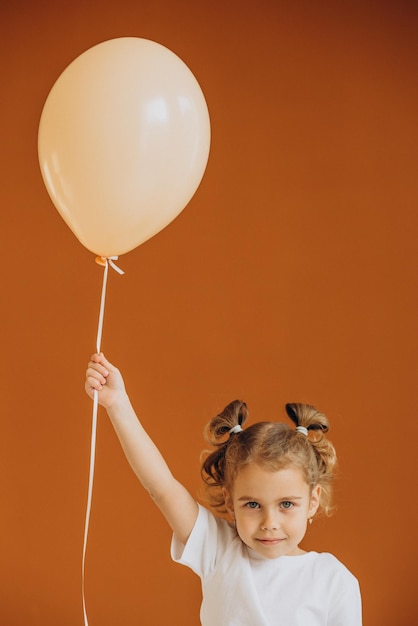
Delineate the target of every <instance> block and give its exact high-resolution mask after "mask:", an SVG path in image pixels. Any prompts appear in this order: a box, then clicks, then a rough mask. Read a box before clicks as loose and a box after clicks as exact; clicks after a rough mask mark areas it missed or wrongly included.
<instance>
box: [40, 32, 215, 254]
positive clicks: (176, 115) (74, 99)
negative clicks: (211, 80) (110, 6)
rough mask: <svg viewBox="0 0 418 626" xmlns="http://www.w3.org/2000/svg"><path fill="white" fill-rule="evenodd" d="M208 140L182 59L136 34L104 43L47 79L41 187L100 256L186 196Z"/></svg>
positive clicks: (151, 226) (136, 239)
mask: <svg viewBox="0 0 418 626" xmlns="http://www.w3.org/2000/svg"><path fill="white" fill-rule="evenodd" d="M209 146H210V122H209V113H208V109H207V105H206V102H205V98H204V96H203V93H202V90H201V88H200V86H199V84H198V83H197V81H196V79H195V77H194V76H193V74H192V73H191V71H190V70H189V68H188V67H187V66H186V65H185V64H184V62H183V61H182V60H181V59H180V58H179V57H178V56H176V55H175V54H174V53H173V52H171V51H170V50H168V49H167V48H165V47H164V46H162V45H160V44H158V43H156V42H153V41H149V40H147V39H140V38H136V37H121V38H118V39H112V40H109V41H105V42H103V43H100V44H98V45H96V46H94V47H93V48H90V49H89V50H87V51H86V52H84V53H83V54H81V55H80V56H79V57H77V58H76V59H75V60H74V61H73V62H72V63H71V64H70V65H69V66H68V67H67V68H66V69H65V70H64V71H63V73H62V74H61V75H60V76H59V78H58V80H57V81H56V83H55V84H54V86H53V87H52V89H51V91H50V93H49V95H48V97H47V99H46V102H45V105H44V108H43V111H42V115H41V119H40V124H39V133H38V155H39V163H40V167H41V172H42V177H43V180H44V183H45V185H46V188H47V191H48V193H49V195H50V197H51V199H52V201H53V203H54V205H55V207H56V208H57V210H58V211H59V213H60V214H61V216H62V217H63V219H64V220H65V222H66V223H67V225H68V226H69V227H70V228H71V230H72V231H73V232H74V234H75V235H76V237H77V238H78V239H79V240H80V242H81V243H82V244H83V245H84V246H85V247H86V248H88V249H89V250H91V251H92V252H94V253H95V254H97V255H99V256H102V257H111V256H117V255H119V254H123V253H125V252H128V251H129V250H132V249H133V248H135V247H136V246H138V245H140V244H141V243H143V242H144V241H146V240H147V239H149V238H150V237H152V236H153V235H155V234H156V233H157V232H159V231H160V230H161V229H163V228H164V227H165V226H167V224H169V223H170V222H171V221H172V220H173V219H174V218H175V217H177V215H178V214H179V213H180V212H181V211H182V210H183V209H184V207H185V206H186V205H187V204H188V202H189V201H190V199H191V198H192V196H193V195H194V193H195V191H196V189H197V188H198V186H199V184H200V181H201V179H202V176H203V174H204V171H205V168H206V164H207V160H208V156H209Z"/></svg>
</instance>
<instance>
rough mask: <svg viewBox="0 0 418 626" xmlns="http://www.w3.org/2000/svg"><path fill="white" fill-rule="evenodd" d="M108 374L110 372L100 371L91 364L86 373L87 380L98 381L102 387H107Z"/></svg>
mask: <svg viewBox="0 0 418 626" xmlns="http://www.w3.org/2000/svg"><path fill="white" fill-rule="evenodd" d="M108 374H109V372H107V371H106V370H104V371H99V370H98V369H97V368H95V367H91V364H90V363H89V367H88V368H87V372H86V378H87V380H97V381H98V382H99V383H100V384H101V385H105V384H106V377H107V376H108Z"/></svg>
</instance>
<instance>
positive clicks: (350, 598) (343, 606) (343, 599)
mask: <svg viewBox="0 0 418 626" xmlns="http://www.w3.org/2000/svg"><path fill="white" fill-rule="evenodd" d="M342 582H343V584H342V585H341V588H340V591H339V593H338V597H337V598H336V599H335V601H334V602H333V604H332V607H331V609H330V614H329V622H328V623H329V625H330V626H362V623H363V622H362V606H361V595H360V587H359V583H358V581H357V579H356V578H355V577H354V576H353V575H352V574H351V573H350V572H348V570H347V572H346V575H345V576H344V577H343V581H342Z"/></svg>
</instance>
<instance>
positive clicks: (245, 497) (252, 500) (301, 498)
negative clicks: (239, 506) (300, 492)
mask: <svg viewBox="0 0 418 626" xmlns="http://www.w3.org/2000/svg"><path fill="white" fill-rule="evenodd" d="M277 499H278V500H280V501H282V500H303V496H282V497H280V498H277ZM241 501H242V502H244V501H250V502H258V501H259V498H255V497H253V496H241V497H240V498H238V502H241Z"/></svg>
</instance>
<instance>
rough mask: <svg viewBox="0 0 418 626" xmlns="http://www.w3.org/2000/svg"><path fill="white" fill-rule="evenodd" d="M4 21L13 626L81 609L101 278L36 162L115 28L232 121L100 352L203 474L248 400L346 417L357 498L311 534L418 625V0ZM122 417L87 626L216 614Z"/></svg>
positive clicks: (178, 463) (92, 552)
mask: <svg viewBox="0 0 418 626" xmlns="http://www.w3.org/2000/svg"><path fill="white" fill-rule="evenodd" d="M0 11H1V14H0V17H1V19H0V23H1V31H2V32H1V38H0V45H1V63H2V85H1V87H2V94H1V118H0V119H1V126H2V128H1V138H2V149H1V157H0V158H1V172H2V184H1V188H0V194H1V212H0V214H1V216H0V219H1V231H0V232H1V253H2V289H1V291H2V303H1V319H0V323H1V326H0V327H1V347H2V358H1V368H2V370H1V377H0V380H1V385H2V390H1V397H2V411H1V437H0V462H1V472H0V486H1V500H2V512H1V516H0V542H1V543H0V554H1V561H0V562H1V565H0V623H1V624H4V625H5V626H32V625H42V626H57V624H59V625H60V626H67V625H68V626H70V625H71V626H75V625H80V626H81V625H82V623H83V618H82V608H81V551H82V540H83V530H84V515H85V506H86V497H87V479H88V456H89V445H90V427H91V426H90V424H91V403H90V401H89V399H88V398H87V396H85V394H84V391H83V381H84V370H85V366H86V362H87V359H88V357H89V355H90V353H91V352H93V350H94V344H95V334H96V326H97V316H98V309H99V297H100V289H101V280H102V270H101V268H99V266H98V265H96V264H95V263H94V257H93V256H92V255H91V253H90V252H88V251H87V250H86V249H85V248H83V247H82V246H81V244H80V243H79V242H78V241H77V239H76V238H75V237H74V235H73V234H72V232H71V231H70V230H69V229H68V228H67V226H66V225H65V224H64V222H63V220H62V219H61V218H60V216H59V215H58V213H57V211H56V210H55V209H54V207H53V205H52V203H51V201H50V199H49V196H48V195H47V192H46V189H45V187H44V185H43V182H42V179H41V175H40V171H39V166H38V161H37V129H38V123H39V118H40V114H41V110H42V107H43V104H44V102H45V99H46V97H47V95H48V92H49V90H50V89H51V87H52V85H53V83H54V82H55V80H56V79H57V78H58V76H59V74H60V73H61V72H62V71H63V70H64V68H65V67H66V66H67V65H68V64H69V63H70V62H71V61H72V60H73V59H74V58H75V57H76V56H78V55H79V54H80V53H82V52H84V51H85V50H86V49H88V48H89V47H91V46H93V45H95V44H96V43H99V42H101V41H104V40H107V39H111V38H114V37H119V36H138V37H144V38H147V39H152V40H154V41H157V42H159V43H161V44H163V45H165V46H167V47H168V48H170V49H171V50H173V51H174V52H176V54H178V55H179V56H180V57H181V58H182V59H183V60H184V61H185V62H186V63H187V64H188V66H189V67H190V69H191V70H192V72H193V73H194V74H195V76H196V78H197V79H198V81H199V83H200V85H201V87H202V89H203V91H204V93H205V96H206V99H207V103H208V107H209V111H210V115H211V123H212V133H213V135H212V147H211V154H210V159H209V163H208V167H207V170H206V173H205V176H204V179H203V181H202V184H201V185H200V187H199V189H198V191H197V193H196V195H195V197H194V198H193V200H192V201H191V203H190V204H189V205H188V207H187V208H186V209H185V210H184V211H183V213H182V214H181V215H180V216H179V217H178V218H177V219H176V220H175V221H174V222H173V223H172V224H171V225H170V226H169V227H168V228H166V229H165V230H164V231H162V232H161V233H160V234H159V235H157V236H156V237H154V238H153V239H151V240H150V241H148V242H147V243H145V244H144V245H142V246H140V247H139V248H137V249H136V250H134V251H133V252H131V253H129V254H127V255H124V256H123V257H122V258H121V259H120V265H121V267H122V268H123V269H124V270H125V271H126V275H125V276H123V277H119V276H118V275H116V274H115V273H113V272H112V273H111V275H110V279H109V291H108V300H107V308H106V316H105V329H104V338H103V347H104V349H105V351H106V353H107V354H108V356H109V357H110V358H111V359H112V360H113V361H114V362H116V363H117V364H118V365H119V366H120V367H121V368H122V370H123V371H124V372H125V377H126V382H127V385H128V387H129V389H130V390H131V395H132V398H133V400H134V403H135V405H136V406H137V408H138V411H139V412H140V413H141V415H142V416H143V420H144V423H145V424H146V426H147V428H148V430H149V431H150V433H151V435H152V436H153V437H154V438H155V439H156V441H157V443H158V444H159V446H160V448H161V449H162V451H163V453H164V454H165V456H166V457H167V459H168V461H169V463H170V465H171V466H172V468H173V471H174V473H175V474H176V475H177V476H178V477H179V478H180V479H181V480H183V481H184V482H185V483H186V484H187V485H188V487H189V488H190V490H191V491H192V492H193V493H196V492H197V491H198V488H199V484H200V482H199V480H200V479H199V461H198V459H199V452H200V450H201V449H202V448H203V447H204V442H203V437H202V429H203V426H204V424H205V423H206V421H207V420H208V419H209V418H210V417H211V416H212V415H213V414H215V413H216V412H217V411H218V410H219V409H221V408H222V407H223V406H224V405H225V404H226V403H227V402H229V401H230V400H232V399H234V398H236V397H239V398H242V399H244V400H246V401H247V403H248V405H249V408H250V413H251V417H252V418H253V419H254V420H257V419H284V411H283V409H282V406H283V404H284V403H285V402H286V401H307V402H310V403H313V404H315V405H316V406H318V407H319V408H320V409H321V410H323V411H324V412H325V413H326V414H327V415H328V416H329V417H330V420H331V425H332V431H331V435H332V440H333V442H334V443H335V445H336V447H337V449H338V451H339V456H340V479H339V481H338V483H337V485H336V502H337V504H338V512H337V514H336V516H335V517H334V518H331V519H323V520H317V521H316V522H315V524H314V525H313V526H312V527H311V528H309V531H308V535H307V538H306V541H305V548H308V549H309V548H313V549H317V550H329V551H331V552H333V553H335V554H336V555H337V556H338V557H339V558H340V559H341V560H342V561H343V562H344V563H346V565H347V566H348V567H349V568H350V569H351V570H352V571H353V572H354V574H355V575H356V576H357V577H358V578H359V580H360V583H361V587H362V593H363V602H364V623H365V624H366V625H367V626H411V624H413V623H416V622H417V620H418V602H417V593H416V562H417V558H418V554H417V552H418V551H417V542H416V531H417V527H418V519H417V504H416V489H417V487H416V480H417V470H416V460H417V435H418V432H417V430H418V426H417V423H418V420H417V393H416V384H415V380H416V374H417V358H416V354H417V334H416V317H417V291H416V287H417V273H416V266H417V240H416V235H417V200H418V190H417V163H418V160H417V140H418V132H417V105H418V93H417V73H418V67H417V65H418V63H417V61H418V55H417V41H418V39H417V32H418V19H417V9H416V5H415V3H413V2H407V1H404V0H399V1H398V2H377V1H376V2H374V3H373V2H368V1H366V2H364V1H363V2H350V3H336V2H331V1H330V2H318V3H317V2H308V1H305V2H285V1H281V0H258V1H257V2H254V1H252V0H251V1H250V0H240V1H239V2H238V0H229V1H228V2H224V1H220V0H210V1H209V0H199V1H198V0H195V1H194V2H192V1H191V0H188V1H186V0H142V1H139V0H119V2H110V1H108V0H107V1H103V2H93V1H92V0H71V2H70V1H68V2H63V1H62V2H56V1H54V2H53V1H52V0H32V1H31V0H26V1H25V0H6V1H5V2H2V5H1V9H0ZM169 543H170V532H169V530H168V528H167V527H166V525H165V522H164V521H163V520H162V519H160V516H159V514H158V512H157V511H156V510H154V508H153V506H152V505H151V504H150V502H149V500H148V497H147V495H146V494H145V493H144V492H143V491H142V490H141V488H140V487H139V486H138V484H137V481H136V479H135V477H134V476H133V475H132V473H131V471H130V469H129V467H128V466H127V463H126V461H125V459H124V457H123V454H122V452H121V450H120V448H119V445H118V443H117V441H116V438H115V436H114V434H113V431H112V429H111V426H110V425H109V423H108V421H107V418H106V417H105V415H104V414H101V415H100V419H99V432H98V442H97V465H96V475H95V487H94V497H93V509H92V519H91V527H90V537H89V543H88V553H87V570H86V593H87V606H88V615H89V621H90V625H91V626H96V625H97V626H114V625H115V624H118V625H119V624H121V625H126V626H130V625H134V624H144V626H162V625H165V624H175V625H179V626H180V625H181V626H188V625H190V626H192V625H193V626H195V625H196V624H197V623H198V610H199V605H200V584H199V580H198V579H197V578H196V577H195V576H194V575H193V574H192V573H191V572H189V571H187V570H186V569H185V568H181V567H179V566H177V565H175V564H173V563H172V562H171V561H170V557H169Z"/></svg>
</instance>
